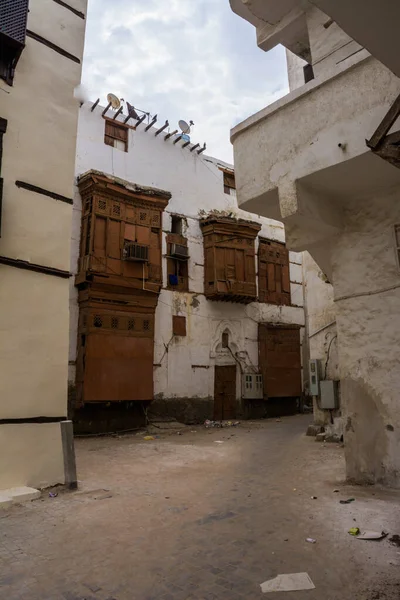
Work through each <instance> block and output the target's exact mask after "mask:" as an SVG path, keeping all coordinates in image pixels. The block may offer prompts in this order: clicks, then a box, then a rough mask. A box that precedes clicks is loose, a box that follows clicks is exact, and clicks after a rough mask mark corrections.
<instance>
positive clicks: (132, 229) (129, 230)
mask: <svg viewBox="0 0 400 600" xmlns="http://www.w3.org/2000/svg"><path fill="white" fill-rule="evenodd" d="M124 239H125V240H129V241H130V242H136V226H135V225H132V224H131V223H125V232H124Z"/></svg>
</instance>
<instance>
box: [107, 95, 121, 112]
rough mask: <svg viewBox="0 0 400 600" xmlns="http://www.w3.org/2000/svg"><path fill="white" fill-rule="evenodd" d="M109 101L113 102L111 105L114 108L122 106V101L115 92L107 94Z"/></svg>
mask: <svg viewBox="0 0 400 600" xmlns="http://www.w3.org/2000/svg"><path fill="white" fill-rule="evenodd" d="M107 102H109V104H111V107H112V108H113V109H114V110H117V109H118V108H119V107H120V106H121V102H120V100H119V98H117V96H115V94H107Z"/></svg>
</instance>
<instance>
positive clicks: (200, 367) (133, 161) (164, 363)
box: [69, 104, 304, 412]
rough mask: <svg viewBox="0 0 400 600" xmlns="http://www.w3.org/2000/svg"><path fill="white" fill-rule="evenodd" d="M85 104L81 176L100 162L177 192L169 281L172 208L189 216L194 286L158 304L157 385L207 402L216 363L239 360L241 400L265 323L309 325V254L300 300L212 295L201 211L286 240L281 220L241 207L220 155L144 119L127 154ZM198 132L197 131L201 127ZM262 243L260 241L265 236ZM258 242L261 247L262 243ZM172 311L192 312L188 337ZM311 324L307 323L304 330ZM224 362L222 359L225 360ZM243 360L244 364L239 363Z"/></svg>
mask: <svg viewBox="0 0 400 600" xmlns="http://www.w3.org/2000/svg"><path fill="white" fill-rule="evenodd" d="M90 107H91V105H88V104H85V105H84V106H83V107H82V108H81V111H80V119H79V130H78V147H77V162H76V175H79V174H81V173H83V172H85V171H87V170H88V169H91V168H94V169H98V170H102V171H104V172H106V173H111V174H113V175H116V176H118V177H121V178H124V179H126V180H128V181H132V182H135V183H138V184H141V185H147V186H154V187H158V188H162V189H165V190H168V191H170V192H171V193H172V198H171V200H170V201H169V204H168V206H167V209H166V211H165V213H164V218H163V246H162V253H163V256H164V259H163V281H164V285H165V284H166V281H167V264H166V263H167V261H166V256H165V255H166V251H167V245H166V232H168V231H170V230H171V215H172V214H177V215H180V216H182V217H184V223H183V232H182V233H183V235H185V236H186V237H187V239H188V247H189V256H190V258H189V265H188V266H189V269H188V270H189V290H190V291H189V292H175V291H170V290H167V289H163V290H162V292H161V294H160V297H159V301H158V306H157V310H156V324H155V356H154V364H155V366H154V386H155V389H154V392H155V397H156V399H157V401H164V400H165V399H169V400H171V401H172V400H174V401H176V402H177V401H179V400H182V403H184V404H187V403H188V399H192V400H193V401H195V402H197V403H200V404H201V403H203V405H207V403H209V401H210V398H213V395H214V366H215V364H235V363H236V364H237V366H238V368H237V386H236V390H237V399H238V400H239V399H240V397H241V380H240V371H241V370H243V371H244V370H248V371H250V372H252V371H254V370H256V369H257V368H258V341H257V335H258V329H257V328H258V323H259V322H260V321H270V322H275V323H293V324H300V325H304V309H303V287H302V281H303V276H302V255H301V254H299V253H295V252H291V253H290V281H291V284H290V286H291V294H292V303H293V305H295V306H290V307H288V306H274V305H267V304H258V303H252V304H249V305H246V306H245V305H242V304H237V303H233V302H212V301H209V300H206V298H205V296H204V252H203V235H202V232H201V229H200V218H201V215H202V214H204V213H208V212H209V211H211V210H216V211H224V212H226V213H232V215H233V216H235V217H240V218H245V219H249V220H253V221H257V222H259V223H260V224H261V225H262V229H261V231H260V236H262V237H265V238H269V239H273V240H277V241H284V239H285V234H284V228H283V226H282V224H281V223H279V222H276V221H273V220H271V219H265V218H261V217H257V216H255V215H250V214H249V213H247V212H245V211H242V210H240V209H239V208H238V206H237V201H236V197H235V196H234V195H230V194H226V193H224V186H223V173H222V171H221V170H220V169H219V168H218V165H220V166H222V167H225V166H229V165H226V164H225V163H223V162H221V161H218V160H217V159H214V158H211V157H208V156H203V155H200V156H199V155H197V153H196V152H194V153H191V152H189V150H188V148H186V149H182V148H181V144H176V145H173V144H172V141H171V140H169V141H164V135H165V133H163V134H161V135H159V136H158V137H155V135H154V133H155V131H156V128H152V129H151V130H149V131H148V132H147V133H146V132H145V131H144V127H143V126H140V127H139V128H138V130H137V131H133V130H130V132H129V151H128V152H127V153H125V152H121V151H119V150H117V149H113V148H111V147H110V146H106V145H105V144H104V120H103V119H102V117H101V112H102V109H101V108H100V107H97V108H96V109H95V110H94V111H93V112H91V111H90ZM194 136H195V133H194ZM80 219H81V203H80V197H79V194H78V191H77V190H76V193H75V199H74V219H73V236H72V247H71V255H72V263H71V269H72V270H73V272H76V264H77V259H78V253H79V231H80ZM257 244H258V242H257ZM257 244H256V249H257ZM70 306H71V343H70V375H69V378H70V381H73V380H74V376H75V367H74V362H75V360H76V332H77V318H78V306H77V294H76V290H75V288H74V285H73V282H72V281H71V300H70ZM172 315H181V316H185V317H186V331H187V335H186V336H185V337H178V336H173V335H172ZM225 329H228V331H229V334H230V343H231V344H232V348H234V353H235V352H237V353H238V356H236V360H235V358H233V357H232V355H231V354H229V353H228V354H227V353H226V352H225V353H224V352H221V351H220V349H218V345H220V342H221V337H222V332H223V331H224V330H225ZM302 331H303V330H302ZM221 361H222V363H221ZM239 365H240V366H239ZM200 412H201V410H200Z"/></svg>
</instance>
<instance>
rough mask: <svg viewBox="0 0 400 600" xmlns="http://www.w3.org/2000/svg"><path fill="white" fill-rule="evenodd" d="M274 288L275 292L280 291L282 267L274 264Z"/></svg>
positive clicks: (278, 292)
mask: <svg viewBox="0 0 400 600" xmlns="http://www.w3.org/2000/svg"><path fill="white" fill-rule="evenodd" d="M275 289H276V292H277V294H280V293H281V292H282V267H281V265H275Z"/></svg>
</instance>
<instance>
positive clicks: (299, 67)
mask: <svg viewBox="0 0 400 600" xmlns="http://www.w3.org/2000/svg"><path fill="white" fill-rule="evenodd" d="M230 1H231V6H232V8H233V10H234V11H235V12H237V14H238V15H240V16H241V17H243V18H245V19H247V20H248V21H249V22H251V23H252V24H253V25H254V26H255V27H256V30H257V43H258V45H259V46H260V48H262V49H264V50H266V51H267V50H269V49H270V48H272V47H273V46H275V45H276V44H278V43H281V44H283V45H284V46H285V47H286V49H287V52H288V67H289V69H288V72H289V82H290V87H291V92H290V93H289V94H288V95H287V96H285V97H284V98H282V99H280V100H279V101H278V102H275V103H274V104H272V105H270V106H268V107H266V108H264V109H263V110H261V111H260V112H258V113H256V114H255V115H252V116H251V117H250V118H248V119H247V120H246V121H244V122H243V123H240V124H239V125H238V126H236V127H235V128H234V129H233V131H232V142H233V145H234V154H235V173H236V182H237V193H238V202H239V206H240V207H241V208H242V209H246V210H249V211H252V212H256V213H257V214H262V215H264V216H266V217H270V218H276V219H280V220H282V221H283V222H284V224H285V229H286V240H287V244H288V246H289V248H290V249H292V250H295V251H298V252H300V251H303V250H308V252H309V253H310V255H311V257H312V258H313V259H314V261H315V262H316V263H317V264H318V266H319V268H320V269H321V271H322V273H323V275H324V276H325V277H327V279H328V280H329V282H330V283H331V284H332V289H331V290H329V288H325V289H324V292H323V297H325V299H326V303H325V301H324V300H323V298H319V299H317V300H315V299H312V302H314V304H313V305H312V306H311V309H312V311H313V313H314V315H315V316H317V317H318V318H317V322H315V328H316V329H315V331H317V332H318V330H320V329H321V328H324V330H323V331H322V330H321V332H319V333H317V334H316V337H315V338H314V339H317V336H321V335H323V336H324V337H325V334H326V333H328V338H329V339H328V338H327V339H326V340H322V341H320V342H316V344H315V345H316V346H319V350H318V348H317V349H316V352H320V351H321V352H322V346H323V344H325V349H323V353H322V355H321V354H320V356H319V357H320V358H323V359H324V360H323V361H322V373H320V376H321V378H322V379H324V380H325V381H324V383H323V384H322V385H320V386H319V388H318V386H317V389H316V391H314V393H315V394H316V395H318V402H321V401H322V395H321V393H322V392H326V391H327V389H328V388H329V387H330V390H331V392H332V396H331V398H330V399H329V398H328V399H327V397H326V396H325V398H324V399H325V400H327V402H326V403H324V406H325V408H326V409H327V410H328V409H329V410H331V409H332V410H333V408H334V407H335V406H336V403H335V400H334V397H333V393H334V391H335V390H334V388H335V387H336V386H335V384H334V383H332V380H333V379H338V380H340V386H339V387H340V389H339V395H340V403H341V410H342V414H343V422H344V434H345V445H346V464H347V474H348V476H349V477H350V478H352V479H355V480H356V481H358V482H381V483H384V484H387V485H392V486H397V487H399V486H400V454H399V451H398V448H399V444H400V409H399V402H398V394H399V390H400V365H399V357H398V354H397V352H396V350H397V347H398V346H399V342H400V327H399V324H400V317H399V306H400V272H399V223H400V203H399V195H400V171H399V169H398V168H396V165H397V167H398V166H399V164H400V156H399V151H398V140H399V133H398V129H399V124H398V121H397V117H398V115H399V102H400V101H399V99H398V95H399V92H400V81H399V79H398V76H399V75H400V64H399V53H398V51H397V50H396V48H397V47H398V36H397V35H396V33H395V28H396V26H397V25H396V24H397V23H398V21H399V18H400V7H399V5H398V3H396V2H390V1H388V2H377V1H374V0H373V1H372V2H369V3H368V7H366V6H364V3H362V2H345V1H344V0H337V1H333V0H316V1H315V2H313V3H311V2H310V3H308V2H305V3H303V2H300V1H298V0H292V1H289V2H282V3H276V2H272V0H271V1H270V0H264V1H263V2H260V1H258V0H247V1H244V0H243V1H242V0H230ZM318 7H319V8H318ZM321 9H322V10H321ZM323 11H324V12H323ZM371 53H372V54H371ZM379 61H382V62H379ZM396 98H397V100H396ZM385 115H386V116H385ZM396 121H397V122H396ZM387 134H389V135H387ZM366 140H367V143H366ZM311 266H312V265H311ZM312 268H314V267H312ZM316 273H317V271H316V270H315V268H314V275H311V274H310V277H311V276H314V277H315V276H317V277H318V274H316ZM324 306H325V307H327V310H326V311H325V308H324ZM333 307H334V308H333ZM333 321H336V324H334V323H333ZM335 326H336V327H337V338H335V335H336V334H335V331H334V329H333V328H334V327H335ZM325 327H326V329H325ZM313 333H314V331H312V330H311V327H310V331H309V335H313ZM311 339H313V337H312V338H311ZM320 340H321V337H320ZM325 342H327V343H325ZM336 344H337V349H338V356H339V367H338V372H336V373H335V372H333V371H334V370H335V369H334V362H335V359H334V358H333V363H332V364H331V363H330V362H329V363H328V360H332V357H330V356H329V352H331V351H334V352H335V351H336V350H335V346H336ZM311 358H313V357H312V356H311ZM316 358H317V357H316ZM327 363H328V366H327V368H325V365H326V364H327ZM329 369H333V371H331V372H329ZM329 380H330V381H329ZM320 408H321V405H320ZM317 414H318V411H317ZM330 414H331V415H332V417H333V416H334V413H330ZM327 415H329V413H327ZM328 418H330V417H328Z"/></svg>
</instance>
